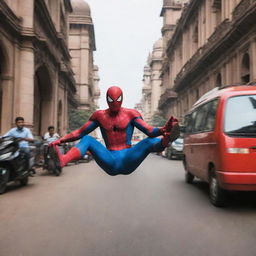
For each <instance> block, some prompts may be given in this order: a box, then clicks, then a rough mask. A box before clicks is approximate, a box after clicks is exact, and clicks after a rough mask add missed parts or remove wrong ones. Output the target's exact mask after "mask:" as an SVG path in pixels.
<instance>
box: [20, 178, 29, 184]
mask: <svg viewBox="0 0 256 256" xmlns="http://www.w3.org/2000/svg"><path fill="white" fill-rule="evenodd" d="M27 184H28V177H26V178H23V179H21V180H20V185H21V186H26V185H27Z"/></svg>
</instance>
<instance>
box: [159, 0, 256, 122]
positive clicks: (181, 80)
mask: <svg viewBox="0 0 256 256" xmlns="http://www.w3.org/2000/svg"><path fill="white" fill-rule="evenodd" d="M181 2H182V1H177V0H176V1H175V0H173V1H172V0H169V1H168V0H164V5H163V9H162V12H161V15H162V16H163V18H164V25H163V29H162V33H163V37H164V38H166V39H165V47H166V48H165V57H164V62H163V69H162V74H161V77H162V79H163V82H162V95H161V98H160V101H159V109H160V110H161V111H162V112H163V113H164V115H165V116H166V117H167V116H169V115H170V114H172V115H176V116H178V117H179V118H180V119H182V118H183V117H184V114H185V113H186V112H187V111H188V110H189V108H190V107H191V106H192V105H193V104H194V103H195V101H196V100H197V99H198V98H199V97H200V96H201V95H203V94H204V93H206V92H207V91H209V90H210V89H212V88H214V87H217V86H220V85H222V84H235V83H244V84H246V83H248V82H250V81H252V80H255V79H256V1H255V0H190V1H189V2H188V4H187V5H186V6H185V7H184V8H183V11H182V14H181V16H180V13H178V12H177V7H178V6H179V5H180V4H181ZM174 13H175V14H174ZM179 16H180V18H179V19H178V22H177V24H176V25H175V24H173V23H172V22H171V20H172V19H173V18H174V17H177V18H178V17H179ZM174 23H175V20H174ZM166 31H169V32H168V35H167V36H166Z"/></svg>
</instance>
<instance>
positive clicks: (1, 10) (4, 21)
mask: <svg viewBox="0 0 256 256" xmlns="http://www.w3.org/2000/svg"><path fill="white" fill-rule="evenodd" d="M21 21H22V19H21V18H18V17H17V16H16V15H15V13H14V12H13V11H12V10H11V9H10V8H9V6H8V5H7V3H6V2H5V1H4V0H0V24H1V26H4V27H6V28H7V29H6V30H7V31H8V32H9V33H10V34H13V35H14V36H16V37H18V36H19V35H20V34H21V25H20V23H21Z"/></svg>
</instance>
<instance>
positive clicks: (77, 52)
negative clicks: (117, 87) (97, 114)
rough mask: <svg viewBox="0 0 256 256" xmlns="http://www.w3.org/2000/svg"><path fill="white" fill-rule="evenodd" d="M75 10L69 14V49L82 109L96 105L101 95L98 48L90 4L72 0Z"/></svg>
mask: <svg viewBox="0 0 256 256" xmlns="http://www.w3.org/2000/svg"><path fill="white" fill-rule="evenodd" d="M72 7H73V12H72V13H71V14H70V16H69V24H70V25H69V50H70V54H71V56H72V69H73V71H74V74H75V81H76V89H77V94H76V98H77V100H78V103H79V108H80V109H89V108H91V107H92V106H95V104H96V101H97V99H98V98H99V96H100V90H99V87H98V81H99V77H98V67H97V66H94V61H93V51H95V50H96V45H95V36H94V25H93V22H92V18H91V11H90V7H89V5H88V4H87V3H86V2H85V1H84V0H72Z"/></svg>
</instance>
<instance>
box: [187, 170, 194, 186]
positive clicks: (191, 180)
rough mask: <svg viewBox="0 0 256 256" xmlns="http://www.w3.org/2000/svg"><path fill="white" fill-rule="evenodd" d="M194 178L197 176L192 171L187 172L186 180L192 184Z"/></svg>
mask: <svg viewBox="0 0 256 256" xmlns="http://www.w3.org/2000/svg"><path fill="white" fill-rule="evenodd" d="M194 178H195V176H194V175H193V174H192V173H190V172H188V171H186V172H185V181H186V183H188V184H192V183H193V180H194Z"/></svg>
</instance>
